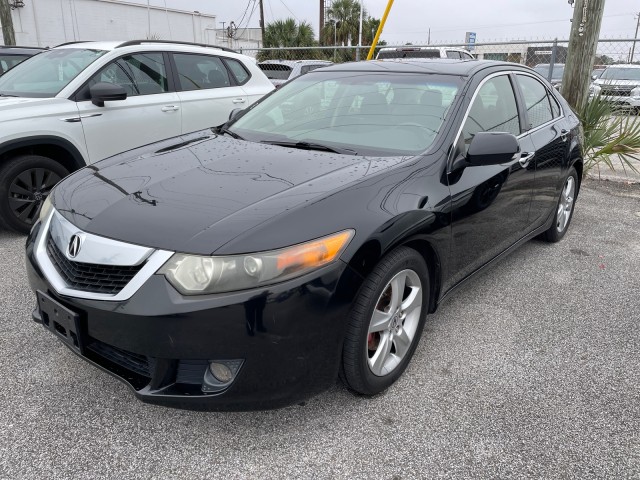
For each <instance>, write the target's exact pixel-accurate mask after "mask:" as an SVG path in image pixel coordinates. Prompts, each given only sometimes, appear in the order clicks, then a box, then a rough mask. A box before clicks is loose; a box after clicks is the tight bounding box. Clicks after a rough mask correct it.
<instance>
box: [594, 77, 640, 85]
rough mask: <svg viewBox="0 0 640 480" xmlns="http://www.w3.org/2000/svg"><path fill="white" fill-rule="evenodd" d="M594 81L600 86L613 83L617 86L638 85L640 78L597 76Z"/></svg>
mask: <svg viewBox="0 0 640 480" xmlns="http://www.w3.org/2000/svg"><path fill="white" fill-rule="evenodd" d="M593 83H595V84H596V85H598V86H599V87H602V86H605V85H607V86H608V85H611V86H616V87H636V86H638V85H640V80H610V79H603V78H597V79H596V80H594V81H593Z"/></svg>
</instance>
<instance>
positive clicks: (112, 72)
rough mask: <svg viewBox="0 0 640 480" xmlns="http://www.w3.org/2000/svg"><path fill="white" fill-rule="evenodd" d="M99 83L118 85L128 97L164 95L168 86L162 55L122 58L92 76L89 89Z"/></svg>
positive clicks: (146, 54) (137, 55) (149, 54)
mask: <svg viewBox="0 0 640 480" xmlns="http://www.w3.org/2000/svg"><path fill="white" fill-rule="evenodd" d="M101 82H104V83H113V84H116V85H120V86H121V87H123V88H124V89H125V90H126V91H127V96H128V97H135V96H137V95H153V94H157V93H164V92H166V91H167V90H168V85H167V74H166V71H165V67H164V60H163V57H162V53H141V54H135V55H127V56H124V57H122V58H120V59H118V60H116V61H115V62H113V63H111V64H109V65H107V67H105V68H103V69H102V70H100V72H98V73H97V74H96V75H94V77H93V78H92V79H91V80H89V87H91V86H93V85H95V84H96V83H101Z"/></svg>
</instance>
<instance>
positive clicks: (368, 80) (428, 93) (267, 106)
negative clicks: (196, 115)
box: [230, 71, 461, 156]
mask: <svg viewBox="0 0 640 480" xmlns="http://www.w3.org/2000/svg"><path fill="white" fill-rule="evenodd" d="M460 82H461V80H460V77H457V76H448V75H435V74H429V75H425V74H414V73H410V74H401V73H384V74H373V73H370V72H367V73H357V72H322V71H316V72H313V73H310V74H308V75H304V76H302V77H299V78H297V79H296V80H294V81H292V82H290V83H288V84H286V85H285V86H284V87H282V88H281V89H279V90H277V91H276V92H275V93H273V94H272V95H270V96H269V97H267V98H265V99H264V100H263V101H261V102H260V103H258V104H256V106H255V107H253V108H252V109H251V110H249V111H248V112H247V113H246V114H244V115H242V116H241V117H239V118H238V120H237V121H236V122H234V123H233V124H232V126H231V128H230V129H231V130H232V131H233V132H234V133H236V134H237V135H240V136H241V137H243V138H245V139H246V140H250V141H254V142H292V143H296V142H308V143H314V144H320V145H323V146H327V147H331V148H334V149H336V150H340V149H345V150H350V151H351V152H357V154H359V155H379V156H395V155H415V154H418V153H422V152H424V151H425V150H426V149H427V148H428V147H429V146H430V145H431V144H432V143H433V141H434V139H435V138H436V135H437V134H438V132H439V130H440V127H441V126H442V123H443V121H444V118H445V115H446V113H447V111H448V109H449V107H450V106H451V104H452V102H453V100H454V99H455V97H456V94H457V93H458V89H459V87H460Z"/></svg>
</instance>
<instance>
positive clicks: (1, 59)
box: [0, 55, 29, 75]
mask: <svg viewBox="0 0 640 480" xmlns="http://www.w3.org/2000/svg"><path fill="white" fill-rule="evenodd" d="M25 58H29V55H0V75H2V74H3V73H4V72H6V71H7V70H9V69H10V68H13V67H15V66H16V65H18V64H19V63H20V62H22V61H23V60H24V59H25Z"/></svg>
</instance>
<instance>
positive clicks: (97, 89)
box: [89, 82, 127, 107]
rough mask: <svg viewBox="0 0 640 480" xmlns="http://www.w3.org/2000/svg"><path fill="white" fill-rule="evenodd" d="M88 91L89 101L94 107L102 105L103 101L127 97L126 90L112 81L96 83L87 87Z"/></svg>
mask: <svg viewBox="0 0 640 480" xmlns="http://www.w3.org/2000/svg"><path fill="white" fill-rule="evenodd" d="M89 93H90V94H91V103H93V104H94V105H95V106H96V107H104V102H113V101H116V100H126V99H127V91H126V90H125V89H124V88H123V87H121V86H120V85H115V84H113V83H105V82H101V83H96V84H95V85H93V86H91V88H89Z"/></svg>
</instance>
